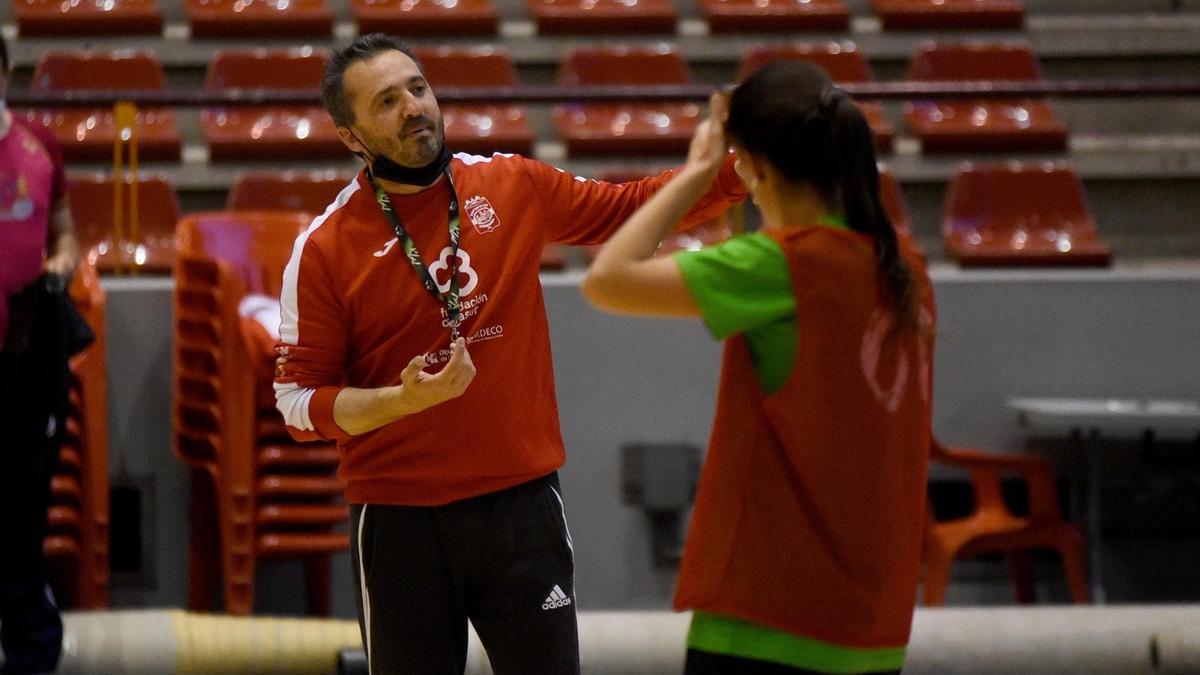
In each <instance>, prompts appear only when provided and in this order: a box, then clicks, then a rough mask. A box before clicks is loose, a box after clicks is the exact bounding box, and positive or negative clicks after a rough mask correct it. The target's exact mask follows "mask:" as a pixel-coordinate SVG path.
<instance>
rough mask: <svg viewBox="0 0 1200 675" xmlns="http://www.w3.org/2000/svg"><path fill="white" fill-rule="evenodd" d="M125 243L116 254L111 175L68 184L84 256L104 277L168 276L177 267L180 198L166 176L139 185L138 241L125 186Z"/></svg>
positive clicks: (126, 185)
mask: <svg viewBox="0 0 1200 675" xmlns="http://www.w3.org/2000/svg"><path fill="white" fill-rule="evenodd" d="M121 190H122V197H121V201H122V204H123V207H122V219H121V220H122V239H123V240H124V242H123V243H124V246H123V249H122V250H118V247H117V246H116V239H115V233H114V228H113V182H112V176H111V175H108V174H101V173H96V174H91V175H86V176H78V175H76V176H72V177H71V178H69V179H68V180H67V194H68V195H69V196H70V199H69V204H70V209H71V218H72V220H74V221H75V232H76V235H77V236H78V237H79V247H80V250H82V251H84V252H85V253H84V257H86V258H87V260H88V261H89V262H90V263H91V264H93V265H95V266H96V267H97V268H98V269H99V270H100V271H101V272H112V271H114V270H118V269H130V270H139V271H143V272H147V273H151V274H170V273H171V270H172V268H173V267H174V264H175V224H176V223H177V222H178V221H179V199H178V198H177V197H176V196H175V188H173V187H172V186H171V183H170V182H168V181H167V179H165V178H162V177H143V178H139V179H138V183H137V192H138V196H137V210H138V213H137V217H138V228H137V230H138V231H137V233H136V234H137V236H136V237H135V236H134V233H133V232H132V228H131V227H130V223H131V222H132V221H131V220H130V218H131V217H132V215H133V214H132V213H131V210H130V206H131V198H130V184H129V183H128V182H126V183H124V184H123V185H122V186H121Z"/></svg>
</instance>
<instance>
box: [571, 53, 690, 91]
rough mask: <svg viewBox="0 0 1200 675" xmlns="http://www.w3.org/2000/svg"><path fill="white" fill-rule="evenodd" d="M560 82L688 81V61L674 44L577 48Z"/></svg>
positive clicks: (583, 83) (638, 82)
mask: <svg viewBox="0 0 1200 675" xmlns="http://www.w3.org/2000/svg"><path fill="white" fill-rule="evenodd" d="M558 81H559V84H561V85H563V86H578V85H585V84H596V85H620V84H687V83H689V82H691V81H692V75H691V71H689V70H688V65H687V62H686V61H684V60H683V56H682V55H680V53H679V51H678V50H677V49H675V48H674V47H668V46H665V45H664V46H659V47H598V48H594V49H575V50H572V51H571V52H570V53H568V54H567V57H566V58H565V59H563V63H562V67H561V68H559V71H558Z"/></svg>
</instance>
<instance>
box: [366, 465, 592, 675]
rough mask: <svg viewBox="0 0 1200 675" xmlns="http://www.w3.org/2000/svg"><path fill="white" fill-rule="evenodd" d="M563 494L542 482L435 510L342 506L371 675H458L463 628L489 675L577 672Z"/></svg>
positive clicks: (554, 481) (550, 478) (554, 483)
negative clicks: (474, 639) (480, 649)
mask: <svg viewBox="0 0 1200 675" xmlns="http://www.w3.org/2000/svg"><path fill="white" fill-rule="evenodd" d="M561 492H562V491H561V490H560V489H559V484H558V475H557V474H550V475H547V476H544V477H542V478H539V479H537V480H533V481H530V482H528V483H524V484H522V485H518V486H516V487H512V488H509V489H506V490H502V491H500V492H494V493H492V494H487V495H482V496H479V497H473V498H471V499H465V500H462V501H459V502H453V503H451V504H446V505H443V506H434V507H422V506H390V505H377V504H366V505H362V504H354V505H351V507H350V518H351V533H350V537H351V538H350V548H351V554H352V558H353V566H354V581H355V588H356V589H358V591H359V592H358V593H357V594H356V595H357V601H358V621H359V626H360V628H361V629H362V632H363V644H364V645H365V646H366V648H367V658H368V661H369V663H370V669H371V670H370V672H371V673H372V675H394V674H396V675H399V674H403V673H418V674H420V675H440V674H442V673H454V674H456V675H457V674H459V673H462V672H463V670H464V669H465V667H466V658H467V620H468V619H469V620H470V621H471V624H472V625H473V626H474V627H475V631H476V632H477V633H478V634H479V638H480V640H481V641H482V642H483V646H484V648H485V649H486V650H487V653H488V659H489V661H490V662H491V665H492V668H493V670H494V671H495V672H496V674H497V675H543V674H544V675H560V674H561V675H571V674H573V673H578V672H579V637H578V629H577V626H576V619H575V583H574V581H575V580H574V561H573V558H572V550H571V537H570V533H569V532H568V530H567V523H566V519H565V516H564V511H563V502H562V495H561Z"/></svg>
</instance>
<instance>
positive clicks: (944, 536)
mask: <svg viewBox="0 0 1200 675" xmlns="http://www.w3.org/2000/svg"><path fill="white" fill-rule="evenodd" d="M930 458H931V460H932V461H934V462H938V463H940V464H944V465H946V466H950V467H957V468H962V469H966V470H967V471H968V472H969V473H970V478H971V486H972V488H973V490H974V499H975V508H974V510H973V511H972V512H971V514H970V515H968V516H966V517H964V518H958V519H955V520H949V521H941V522H939V521H935V520H934V519H933V517H932V515H930V517H929V518H928V519H927V520H926V524H925V543H924V552H923V555H922V568H923V570H922V571H923V577H924V579H923V581H924V583H923V590H922V602H923V603H924V604H926V605H941V604H943V603H944V602H945V597H946V586H947V585H948V584H949V581H950V567H951V565H952V564H953V563H954V561H955V560H961V559H963V558H971V557H974V556H977V555H980V554H985V553H1003V554H1004V555H1005V556H1006V557H1007V558H1008V562H1009V568H1010V571H1011V573H1012V577H1013V583H1014V585H1015V590H1016V599H1017V601H1018V602H1020V603H1023V604H1024V603H1030V602H1033V600H1034V585H1033V566H1032V563H1031V560H1030V558H1029V552H1030V551H1031V550H1034V549H1052V550H1054V551H1057V552H1058V554H1059V555H1060V556H1061V557H1062V563H1063V569H1064V571H1065V572H1066V577H1067V584H1068V586H1069V587H1070V591H1071V599H1072V600H1073V601H1074V602H1076V603H1080V604H1084V603H1087V602H1088V585H1087V573H1086V572H1085V568H1084V537H1083V533H1082V532H1081V531H1080V529H1079V527H1078V526H1076V525H1073V524H1070V523H1067V522H1064V521H1063V518H1062V514H1061V513H1060V511H1059V505H1058V496H1057V494H1056V492H1055V481H1054V471H1053V469H1052V468H1051V466H1050V463H1049V462H1048V461H1046V460H1045V459H1044V458H1042V457H1037V456H1034V455H1027V454H1021V455H996V454H990V453H986V452H982V451H979V450H965V449H959V448H949V447H946V446H944V445H942V444H941V443H939V442H938V441H936V440H934V441H933V443H932V448H931V452H930ZM1005 474H1014V475H1016V476H1018V477H1020V478H1021V479H1023V480H1024V482H1025V485H1026V487H1027V488H1028V494H1029V513H1028V515H1025V516H1018V515H1015V514H1013V513H1012V511H1010V510H1009V508H1008V506H1007V505H1006V504H1005V502H1004V496H1003V494H1002V493H1001V491H1000V478H1001V476H1002V475H1005Z"/></svg>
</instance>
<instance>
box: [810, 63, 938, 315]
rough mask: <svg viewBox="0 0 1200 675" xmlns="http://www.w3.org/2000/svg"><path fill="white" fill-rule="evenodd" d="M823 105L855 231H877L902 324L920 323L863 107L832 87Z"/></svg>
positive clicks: (883, 272) (882, 271) (885, 277)
mask: <svg viewBox="0 0 1200 675" xmlns="http://www.w3.org/2000/svg"><path fill="white" fill-rule="evenodd" d="M821 99H822V108H826V109H827V110H828V112H829V114H830V127H831V132H832V136H833V147H834V148H835V149H836V150H835V152H834V153H833V157H832V161H833V164H834V167H835V168H834V172H833V175H834V176H835V177H836V180H837V183H838V185H837V188H838V193H839V194H838V196H839V198H840V200H839V201H840V203H841V207H842V209H843V211H844V213H845V216H846V224H847V225H849V227H850V229H852V230H855V231H857V232H862V233H864V234H869V235H871V237H872V238H874V240H875V254H876V257H877V262H878V269H879V276H880V279H881V280H882V282H883V286H884V289H885V290H886V291H887V294H888V296H889V298H890V299H891V301H892V306H893V307H894V308H895V311H896V320H897V323H898V324H899V325H901V326H910V327H916V326H917V308H916V301H915V299H914V297H913V290H912V286H913V284H912V272H911V270H910V269H909V267H908V263H907V262H906V261H905V260H904V256H903V255H901V253H900V242H899V240H898V238H897V236H896V228H895V227H894V226H893V225H892V222H891V219H890V218H888V215H887V211H885V210H884V208H883V199H882V198H881V197H880V194H879V167H878V165H877V164H876V161H875V139H874V136H873V135H872V134H871V128H870V126H868V125H867V121H866V119H865V118H864V117H863V115H862V111H860V110H859V109H858V106H856V105H855V104H854V101H852V100H851V99H850V97H849V96H847V95H846V94H845V93H844V92H842V91H841V90H840V89H838V88H837V87H834V86H832V85H828V86H827V89H826V91H823V92H822V96H821Z"/></svg>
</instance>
